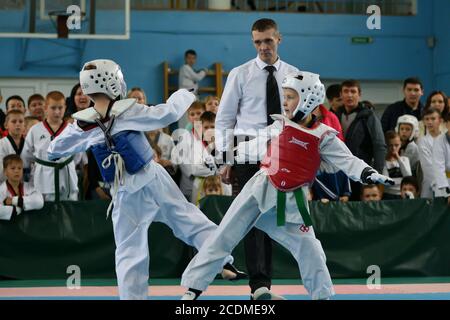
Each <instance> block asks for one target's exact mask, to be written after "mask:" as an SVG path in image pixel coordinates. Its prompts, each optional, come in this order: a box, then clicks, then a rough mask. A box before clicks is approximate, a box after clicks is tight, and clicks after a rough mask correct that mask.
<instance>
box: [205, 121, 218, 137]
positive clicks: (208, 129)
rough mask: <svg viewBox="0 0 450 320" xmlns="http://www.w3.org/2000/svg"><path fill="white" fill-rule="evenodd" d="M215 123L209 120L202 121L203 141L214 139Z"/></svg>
mask: <svg viewBox="0 0 450 320" xmlns="http://www.w3.org/2000/svg"><path fill="white" fill-rule="evenodd" d="M215 127H216V126H215V123H214V122H211V121H203V122H202V132H203V141H206V142H213V141H214V129H215Z"/></svg>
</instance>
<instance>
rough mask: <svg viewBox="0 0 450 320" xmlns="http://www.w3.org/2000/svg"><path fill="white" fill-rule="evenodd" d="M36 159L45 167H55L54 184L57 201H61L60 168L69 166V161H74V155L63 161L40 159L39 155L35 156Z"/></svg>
mask: <svg viewBox="0 0 450 320" xmlns="http://www.w3.org/2000/svg"><path fill="white" fill-rule="evenodd" d="M34 161H35V162H36V163H38V164H40V165H43V166H45V167H51V168H53V169H54V171H55V172H54V175H53V178H54V184H55V202H59V170H61V169H62V168H64V167H65V166H67V165H68V164H69V163H71V162H72V161H73V156H70V157H69V158H67V159H66V160H64V161H62V162H55V161H48V160H43V159H39V158H37V157H34Z"/></svg>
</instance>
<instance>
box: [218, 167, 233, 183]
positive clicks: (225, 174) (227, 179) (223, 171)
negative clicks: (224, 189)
mask: <svg viewBox="0 0 450 320" xmlns="http://www.w3.org/2000/svg"><path fill="white" fill-rule="evenodd" d="M231 171H232V168H231V166H230V165H228V164H226V165H224V166H222V167H221V168H220V176H221V178H222V182H223V183H225V184H231Z"/></svg>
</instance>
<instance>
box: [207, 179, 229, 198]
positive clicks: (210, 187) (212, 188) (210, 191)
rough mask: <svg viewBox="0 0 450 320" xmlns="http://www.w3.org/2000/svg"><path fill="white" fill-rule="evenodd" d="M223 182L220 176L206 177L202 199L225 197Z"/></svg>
mask: <svg viewBox="0 0 450 320" xmlns="http://www.w3.org/2000/svg"><path fill="white" fill-rule="evenodd" d="M221 180H222V179H221V178H220V176H218V175H214V176H209V177H206V178H205V180H204V181H203V186H202V193H203V196H202V198H203V197H206V196H213V195H216V196H222V195H224V193H223V187H222V181H221Z"/></svg>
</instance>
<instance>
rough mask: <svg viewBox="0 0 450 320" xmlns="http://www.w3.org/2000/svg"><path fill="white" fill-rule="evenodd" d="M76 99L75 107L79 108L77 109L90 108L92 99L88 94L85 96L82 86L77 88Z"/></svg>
mask: <svg viewBox="0 0 450 320" xmlns="http://www.w3.org/2000/svg"><path fill="white" fill-rule="evenodd" d="M74 100H75V107H76V108H77V111H80V110H84V109H86V108H88V107H89V105H90V104H91V100H89V97H88V96H85V95H84V94H83V91H82V90H81V87H80V88H78V89H77V92H76V93H75V98H74Z"/></svg>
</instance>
